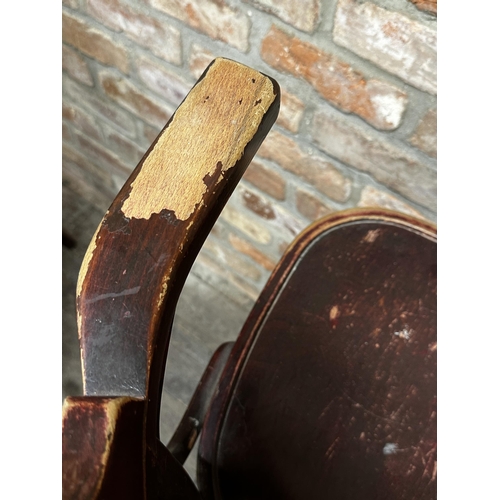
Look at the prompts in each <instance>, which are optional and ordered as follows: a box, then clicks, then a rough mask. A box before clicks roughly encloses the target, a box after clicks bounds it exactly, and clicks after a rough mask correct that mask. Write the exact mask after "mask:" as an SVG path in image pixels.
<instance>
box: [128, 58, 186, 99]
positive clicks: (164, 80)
mask: <svg viewBox="0 0 500 500" xmlns="http://www.w3.org/2000/svg"><path fill="white" fill-rule="evenodd" d="M136 67H137V72H138V74H139V78H140V79H141V80H142V81H143V82H144V84H145V85H146V86H147V87H148V88H150V89H151V90H153V91H154V92H156V93H157V94H159V95H160V96H161V97H162V98H164V99H166V100H167V101H169V102H171V103H172V104H174V105H175V106H176V107H177V106H179V104H180V103H181V102H182V100H183V99H184V98H185V97H186V95H187V94H188V92H189V91H190V90H191V87H192V85H191V84H190V83H189V82H187V81H186V80H184V79H183V78H181V77H180V76H177V75H176V74H174V73H172V72H170V71H167V70H166V69H165V68H163V67H162V66H160V65H159V64H157V63H155V62H154V61H152V60H151V59H148V58H145V57H139V58H138V59H137V60H136Z"/></svg>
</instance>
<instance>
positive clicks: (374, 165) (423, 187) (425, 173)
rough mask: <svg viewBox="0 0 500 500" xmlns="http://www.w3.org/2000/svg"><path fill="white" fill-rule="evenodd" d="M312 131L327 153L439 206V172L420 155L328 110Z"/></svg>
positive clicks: (318, 117) (317, 118)
mask: <svg viewBox="0 0 500 500" xmlns="http://www.w3.org/2000/svg"><path fill="white" fill-rule="evenodd" d="M311 135H312V137H313V140H314V141H315V142H316V143H317V144H318V146H319V147H320V148H321V149H323V151H325V152H326V153H328V154H330V155H332V156H333V157H335V158H337V159H339V160H341V161H342V162H344V163H347V164H348V165H351V166H353V167H354V168H356V169H358V170H361V171H362V172H367V173H368V174H370V175H372V176H373V177H374V178H375V179H376V180H377V181H378V182H381V183H382V184H384V185H386V186H387V187H389V188H391V189H394V190H395V191H397V192H398V193H401V194H402V195H403V196H405V197H407V198H409V199H411V200H413V201H415V202H416V203H419V204H421V205H423V206H425V207H428V208H430V209H431V210H433V211H434V210H435V209H436V172H435V171H434V170H433V169H432V168H430V167H429V166H427V165H426V164H425V163H423V162H421V161H420V160H418V159H417V158H416V157H413V156H412V155H410V154H408V153H406V151H404V150H402V149H400V148H398V147H396V146H394V145H393V144H391V143H389V142H387V141H386V138H385V136H382V134H378V135H375V131H366V130H364V129H362V128H361V127H358V126H354V125H352V124H350V123H348V122H347V121H346V120H345V119H344V118H341V117H339V116H335V115H332V114H331V113H327V112H324V111H320V112H317V113H316V114H315V116H314V119H313V123H312V128H311Z"/></svg>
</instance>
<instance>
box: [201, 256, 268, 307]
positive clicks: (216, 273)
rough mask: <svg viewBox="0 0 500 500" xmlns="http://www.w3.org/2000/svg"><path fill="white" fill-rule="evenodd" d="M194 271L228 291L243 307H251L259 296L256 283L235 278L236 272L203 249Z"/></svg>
mask: <svg viewBox="0 0 500 500" xmlns="http://www.w3.org/2000/svg"><path fill="white" fill-rule="evenodd" d="M192 272H193V273H194V274H195V275H196V276H198V277H200V278H201V279H202V280H203V281H204V282H205V283H209V284H210V285H211V286H213V287H214V288H216V289H217V290H221V291H222V293H224V291H226V293H227V294H228V296H230V297H231V300H233V301H234V302H236V303H237V304H240V305H241V306H243V307H246V308H250V307H251V306H252V304H253V303H254V302H255V300H256V299H257V297H258V296H259V290H258V289H257V287H256V286H255V285H253V286H252V285H250V284H247V283H245V282H244V281H242V280H241V279H240V280H235V277H234V276H235V274H234V273H229V272H228V271H227V270H226V269H224V268H223V267H222V266H220V265H219V264H217V263H216V262H215V261H214V259H213V258H212V257H211V256H210V254H208V252H205V251H204V250H203V249H202V250H201V252H200V253H199V254H198V257H197V258H196V261H195V263H194V265H193V270H192ZM228 289H229V290H228Z"/></svg>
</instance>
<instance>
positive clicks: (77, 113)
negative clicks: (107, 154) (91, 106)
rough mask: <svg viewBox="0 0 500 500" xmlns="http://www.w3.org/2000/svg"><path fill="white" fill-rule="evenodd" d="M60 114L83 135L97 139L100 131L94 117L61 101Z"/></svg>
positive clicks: (99, 137) (99, 136)
mask: <svg viewBox="0 0 500 500" xmlns="http://www.w3.org/2000/svg"><path fill="white" fill-rule="evenodd" d="M62 116H63V118H64V119H65V120H67V121H68V122H70V123H71V124H72V125H73V126H74V127H75V128H77V129H78V130H80V131H81V132H83V133H84V134H85V135H87V136H89V137H92V138H93V139H96V140H97V141H99V140H100V139H101V133H100V130H99V126H98V125H97V122H96V121H95V119H94V118H93V117H92V116H90V115H89V114H87V113H85V111H83V110H81V109H80V108H78V107H76V106H74V105H72V104H69V103H67V102H63V106H62Z"/></svg>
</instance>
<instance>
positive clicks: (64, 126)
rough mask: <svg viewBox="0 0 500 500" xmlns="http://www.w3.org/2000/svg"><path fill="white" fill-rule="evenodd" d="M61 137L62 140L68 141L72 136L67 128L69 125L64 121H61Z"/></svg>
mask: <svg viewBox="0 0 500 500" xmlns="http://www.w3.org/2000/svg"><path fill="white" fill-rule="evenodd" d="M62 139H63V141H68V142H70V141H71V140H72V139H73V137H72V136H71V130H70V129H69V126H68V125H67V124H66V123H64V122H63V123H62Z"/></svg>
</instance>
